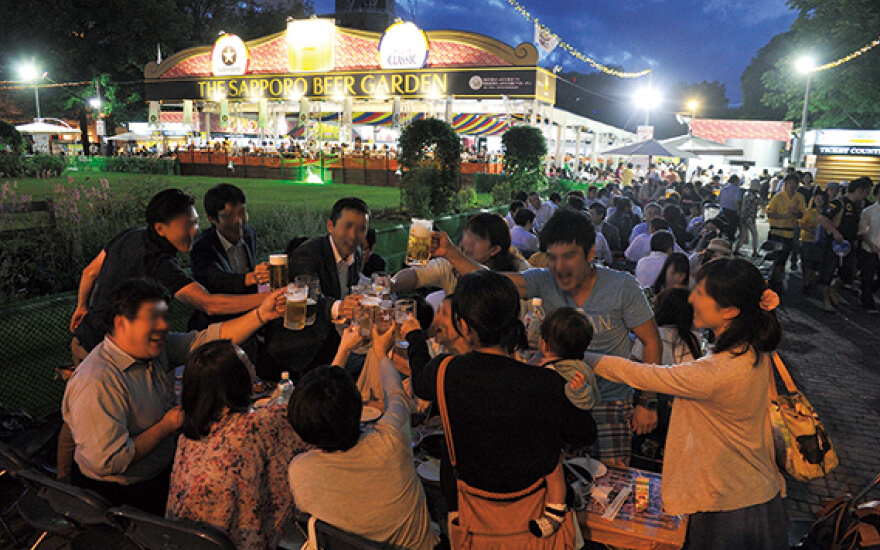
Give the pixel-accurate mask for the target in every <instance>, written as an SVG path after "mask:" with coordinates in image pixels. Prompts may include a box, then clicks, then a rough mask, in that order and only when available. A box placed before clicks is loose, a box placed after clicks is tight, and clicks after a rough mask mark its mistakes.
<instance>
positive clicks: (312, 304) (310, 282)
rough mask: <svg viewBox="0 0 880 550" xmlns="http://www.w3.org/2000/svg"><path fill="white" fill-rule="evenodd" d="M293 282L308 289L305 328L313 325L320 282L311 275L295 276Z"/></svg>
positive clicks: (316, 311)
mask: <svg viewBox="0 0 880 550" xmlns="http://www.w3.org/2000/svg"><path fill="white" fill-rule="evenodd" d="M293 281H294V282H295V283H296V284H297V286H299V285H303V286H305V287H308V289H309V297H308V298H307V301H306V326H309V325H314V324H315V318H316V317H317V313H318V294H319V293H320V282H319V281H318V278H317V277H314V276H312V275H297V276H296V277H295V278H294V279H293Z"/></svg>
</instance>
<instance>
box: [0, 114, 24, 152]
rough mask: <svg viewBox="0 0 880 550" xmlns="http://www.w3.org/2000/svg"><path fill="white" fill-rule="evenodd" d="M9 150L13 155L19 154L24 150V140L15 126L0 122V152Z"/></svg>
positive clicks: (3, 121)
mask: <svg viewBox="0 0 880 550" xmlns="http://www.w3.org/2000/svg"><path fill="white" fill-rule="evenodd" d="M7 147H8V148H9V150H10V151H12V152H13V153H21V152H22V151H23V150H24V140H23V139H22V138H21V133H19V131H18V130H16V129H15V126H13V125H12V124H10V123H8V122H6V121H5V120H0V151H2V150H5V149H6V148H7Z"/></svg>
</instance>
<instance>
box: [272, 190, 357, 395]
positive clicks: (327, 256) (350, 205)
mask: <svg viewBox="0 0 880 550" xmlns="http://www.w3.org/2000/svg"><path fill="white" fill-rule="evenodd" d="M369 225H370V208H369V207H368V206H367V203H365V202H364V201H363V200H361V199H359V198H356V197H345V198H342V199H339V200H338V201H336V204H334V205H333V209H332V210H331V212H330V219H329V220H327V235H324V236H323V237H316V238H314V239H309V240H308V241H306V242H304V243H303V244H301V245H299V246H298V247H296V248H295V249H294V250H293V251H292V252H291V253H290V256H289V258H288V264H289V272H290V279H291V280H293V279H294V277H296V276H297V275H311V276H313V277H317V278H318V280H319V281H320V287H321V293H320V296H319V297H318V306H317V316H316V319H315V323H314V324H313V325H310V326H307V327H305V328H304V329H302V330H287V329H285V328H284V326H283V324H282V323H281V322H280V321H276V322H274V323H271V324H270V325H269V326H268V327H267V333H266V353H264V354H261V355H260V358H259V364H258V366H257V371H258V374H259V375H260V376H261V377H262V378H263V379H265V380H277V379H278V378H279V377H280V375H281V372H282V371H288V372H289V373H290V378H291V380H293V381H294V382H296V381H297V380H298V379H299V378H300V376H302V375H303V374H304V373H305V372H307V371H309V370H311V369H313V368H315V367H317V366H320V365H329V364H330V363H332V362H333V357H334V355H335V354H336V350H337V348H338V347H339V341H340V339H339V332H338V331H337V330H336V326H335V325H334V324H333V321H334V320H337V319H342V318H349V319H350V318H351V316H352V311H353V309H354V306H355V304H357V300H356V299H355V297H352V296H350V294H349V289H350V287H351V286H353V285H356V284H357V283H358V277H359V273H360V272H361V269H362V267H363V257H362V255H361V251H360V246H361V244H362V243H363V241H364V237H365V235H366V233H367V230H368V229H369Z"/></svg>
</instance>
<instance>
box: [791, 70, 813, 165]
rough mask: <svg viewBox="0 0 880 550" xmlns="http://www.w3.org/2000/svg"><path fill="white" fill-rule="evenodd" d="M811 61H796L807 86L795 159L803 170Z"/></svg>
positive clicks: (811, 73) (811, 77)
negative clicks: (805, 76)
mask: <svg viewBox="0 0 880 550" xmlns="http://www.w3.org/2000/svg"><path fill="white" fill-rule="evenodd" d="M813 67H814V65H813V60H812V58H810V57H802V58H800V59H798V61H797V70H798V72H800V73H804V74H806V75H807V84H806V87H805V89H804V110H803V113H801V136H800V140H799V143H798V155H797V158H796V159H795V162H796V163H797V165H798V167H801V168H803V166H804V165H805V164H806V142H805V141H804V140H805V139H806V135H807V109H808V108H809V106H810V84H811V83H812V80H813Z"/></svg>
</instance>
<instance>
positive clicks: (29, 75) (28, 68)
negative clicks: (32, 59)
mask: <svg viewBox="0 0 880 550" xmlns="http://www.w3.org/2000/svg"><path fill="white" fill-rule="evenodd" d="M21 78H22V80H25V81H33V83H34V104H35V105H36V106H37V118H38V119H39V118H41V117H40V90H39V84H40V80H42V79H41V77H40V70H39V69H37V68H36V67H35V66H34V65H33V64H29V65H24V66H23V67H22V68H21Z"/></svg>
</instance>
